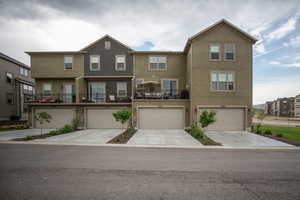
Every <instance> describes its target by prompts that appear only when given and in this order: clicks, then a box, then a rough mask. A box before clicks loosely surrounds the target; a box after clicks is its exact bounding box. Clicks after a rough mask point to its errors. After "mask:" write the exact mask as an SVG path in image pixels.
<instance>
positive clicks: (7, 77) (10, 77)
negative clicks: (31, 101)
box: [5, 72, 13, 83]
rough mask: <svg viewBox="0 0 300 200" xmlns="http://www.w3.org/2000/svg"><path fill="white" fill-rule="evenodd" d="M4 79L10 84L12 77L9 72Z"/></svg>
mask: <svg viewBox="0 0 300 200" xmlns="http://www.w3.org/2000/svg"><path fill="white" fill-rule="evenodd" d="M5 79H6V82H7V83H12V79H13V75H12V73H10V72H6V73H5Z"/></svg>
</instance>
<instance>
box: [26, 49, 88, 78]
mask: <svg viewBox="0 0 300 200" xmlns="http://www.w3.org/2000/svg"><path fill="white" fill-rule="evenodd" d="M64 56H72V57H73V69H64ZM30 58H31V70H32V77H33V78H75V77H80V76H84V67H83V65H84V54H83V53H69V52H65V53H55V52H54V53H30Z"/></svg>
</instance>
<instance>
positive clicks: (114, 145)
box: [0, 141, 300, 150]
mask: <svg viewBox="0 0 300 200" xmlns="http://www.w3.org/2000/svg"><path fill="white" fill-rule="evenodd" d="M0 144H33V145H53V146H89V147H123V148H124V147H127V148H151V149H153V148H154V149H232V150H234V149H237V150H238V149H240V150H243V149H248V150H300V147H296V146H278V147H260V146H257V147H230V146H200V145H199V146H174V145H129V144H88V143H80V144H78V143H77V144H76V143H53V142H25V141H0Z"/></svg>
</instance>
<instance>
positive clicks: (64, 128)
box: [58, 124, 74, 134]
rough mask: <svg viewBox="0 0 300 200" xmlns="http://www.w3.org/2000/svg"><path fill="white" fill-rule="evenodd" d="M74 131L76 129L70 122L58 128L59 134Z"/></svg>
mask: <svg viewBox="0 0 300 200" xmlns="http://www.w3.org/2000/svg"><path fill="white" fill-rule="evenodd" d="M73 131H74V129H73V127H72V126H71V125H69V124H66V125H65V126H64V127H62V128H60V129H58V133H59V134H64V133H70V132H73Z"/></svg>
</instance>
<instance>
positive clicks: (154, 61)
mask: <svg viewBox="0 0 300 200" xmlns="http://www.w3.org/2000/svg"><path fill="white" fill-rule="evenodd" d="M166 68H167V57H166V56H149V69H150V70H165V69H166Z"/></svg>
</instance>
